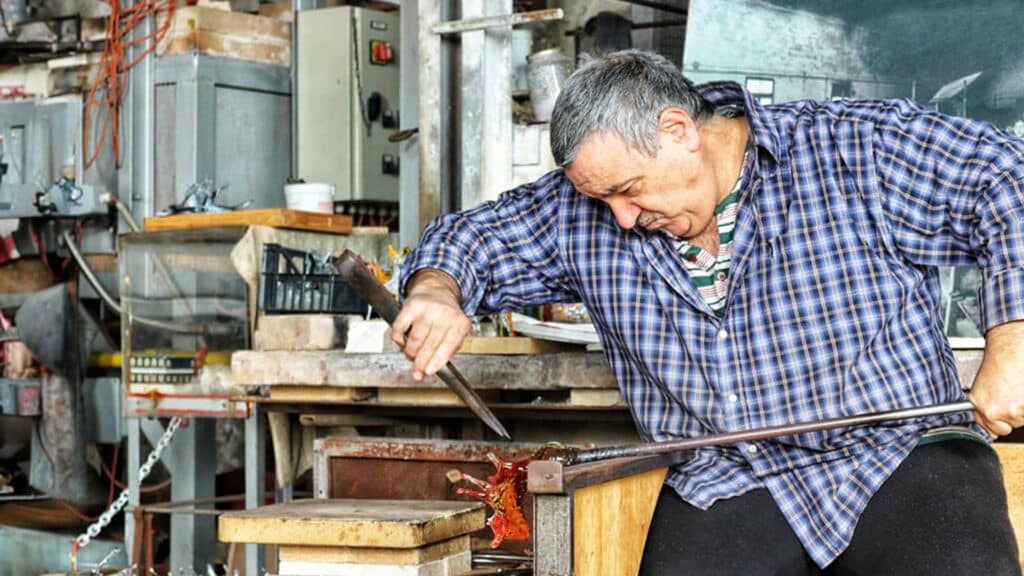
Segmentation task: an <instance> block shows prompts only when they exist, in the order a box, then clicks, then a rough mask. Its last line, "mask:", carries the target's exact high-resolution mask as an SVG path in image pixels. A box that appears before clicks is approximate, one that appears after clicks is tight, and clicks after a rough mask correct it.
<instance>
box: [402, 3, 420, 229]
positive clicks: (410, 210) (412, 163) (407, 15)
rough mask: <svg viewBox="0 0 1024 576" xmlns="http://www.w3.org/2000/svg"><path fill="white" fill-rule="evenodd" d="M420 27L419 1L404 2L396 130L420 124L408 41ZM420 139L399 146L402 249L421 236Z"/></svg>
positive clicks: (412, 46)
mask: <svg viewBox="0 0 1024 576" xmlns="http://www.w3.org/2000/svg"><path fill="white" fill-rule="evenodd" d="M418 26H419V0H404V1H403V2H402V9H401V10H400V11H399V28H400V30H399V38H401V39H402V42H401V43H400V46H399V48H398V62H399V66H401V69H400V71H399V73H400V74H401V76H400V79H399V83H398V90H399V92H398V110H399V115H398V117H399V121H400V122H401V124H400V125H399V128H400V129H402V130H408V129H410V128H413V127H415V126H417V125H418V124H419V109H418V105H417V99H418V98H419V92H418V90H417V86H418V85H419V82H418V80H419V67H418V66H415V65H414V63H415V62H417V60H418V58H419V56H418V54H419V43H418V42H408V41H407V39H408V38H415V37H416V36H417V34H418V30H419V28H418ZM419 147H420V139H419V138H416V137H413V138H409V139H408V140H405V141H404V142H401V143H399V145H398V150H399V160H398V165H399V166H400V167H401V171H400V172H399V175H398V182H399V184H398V190H399V192H398V198H399V201H398V210H399V216H398V235H399V236H398V237H399V244H401V245H402V246H415V245H416V243H417V241H418V240H419V237H420V228H419V206H420V195H419V179H420V168H419V166H420V162H419Z"/></svg>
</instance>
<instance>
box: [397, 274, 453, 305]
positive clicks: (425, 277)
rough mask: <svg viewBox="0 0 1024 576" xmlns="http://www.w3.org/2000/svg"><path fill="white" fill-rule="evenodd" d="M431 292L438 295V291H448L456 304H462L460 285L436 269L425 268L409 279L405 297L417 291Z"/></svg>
mask: <svg viewBox="0 0 1024 576" xmlns="http://www.w3.org/2000/svg"><path fill="white" fill-rule="evenodd" d="M420 290H423V291H431V292H434V293H437V292H438V291H446V292H448V293H449V294H451V296H452V298H454V299H455V302H458V303H460V304H461V303H462V294H461V291H460V290H459V284H458V283H457V282H456V281H455V279H454V278H452V277H451V276H450V275H449V274H448V273H446V272H442V271H441V270H438V269H436V268H424V269H422V270H419V271H417V272H416V274H414V275H413V277H412V278H410V279H409V282H408V284H406V287H405V295H406V296H407V297H408V296H411V295H413V294H414V293H416V292H417V291H420Z"/></svg>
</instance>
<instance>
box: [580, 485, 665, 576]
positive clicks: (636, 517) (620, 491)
mask: <svg viewBox="0 0 1024 576" xmlns="http://www.w3.org/2000/svg"><path fill="white" fill-rule="evenodd" d="M667 471H668V469H667V468H659V469H656V470H650V471H647V472H644V473H642V474H636V475H634V476H627V477H626V478H620V479H618V480H615V481H612V482H606V483H603V484H597V485H594V486H589V487H587V488H581V489H579V490H577V491H576V493H575V494H574V496H573V568H574V574H576V575H577V576H600V575H602V574H616V575H620V576H634V575H635V574H637V572H639V570H640V560H641V558H642V557H643V552H644V544H645V543H646V542H647V531H648V530H649V529H650V527H651V518H652V517H653V516H654V507H655V505H656V504H657V502H658V495H659V494H660V492H661V486H662V484H663V483H664V482H665V473H666V472H667ZM609 542H614V543H615V545H614V546H609V545H608V543H609Z"/></svg>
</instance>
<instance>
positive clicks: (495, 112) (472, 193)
mask: <svg viewBox="0 0 1024 576" xmlns="http://www.w3.org/2000/svg"><path fill="white" fill-rule="evenodd" d="M511 14H512V1H511V0H500V1H493V0H488V1H486V2H485V1H484V0H463V1H462V19H463V20H466V19H469V18H474V17H481V16H509V15H511ZM461 58H462V62H461V68H462V82H461V84H462V104H463V105H462V110H461V111H460V118H461V125H462V135H463V137H462V150H461V152H460V156H461V158H462V167H463V168H462V170H463V172H462V198H461V208H463V209H465V208H472V207H473V206H476V205H477V204H479V203H480V202H483V201H484V200H490V199H493V198H496V197H497V196H498V193H500V192H501V191H503V190H505V189H506V188H508V186H509V184H510V183H511V181H512V100H511V94H512V26H511V25H509V26H500V27H493V28H487V29H485V30H476V31H473V32H466V33H464V34H462V55H461Z"/></svg>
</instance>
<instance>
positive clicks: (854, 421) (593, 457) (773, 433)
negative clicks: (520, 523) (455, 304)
mask: <svg viewBox="0 0 1024 576" xmlns="http://www.w3.org/2000/svg"><path fill="white" fill-rule="evenodd" d="M968 410H974V405H973V404H971V403H970V402H967V401H963V402H953V403H950V404H933V405H931V406H924V407H921V408H907V409H904V410H891V411H888V412H874V413H871V414H860V415H857V416H842V417H839V418H826V419H824V420H814V421H811V422H802V423H799V424H783V425H781V426H768V427H765V428H755V429H753V430H739V431H736V432H725V433H723V434H711V435H709V436H701V437H699V438H683V439H680V440H668V441H665V442H650V443H648V444H630V445H628V446H609V447H607V448H595V449H593V450H582V451H579V452H576V453H570V454H567V455H566V456H564V457H563V458H562V460H563V461H564V462H565V463H566V464H568V465H572V464H584V463H586V462H595V461H598V460H610V459H612V458H629V457H634V456H652V455H655V454H667V453H670V452H681V451H684V450H695V449H697V448H705V447H708V446H725V445H729V444H738V443H740V442H756V441H758V440H767V439H769V438H778V437H780V436H793V435H796V434H807V433H808V432H820V431H822V430H830V429H832V428H851V427H854V426H864V425H867V424H876V423H878V422H889V421H892V420H909V419H911V418H923V417H925V416H938V415H940V414H951V413H954V412H966V411H968Z"/></svg>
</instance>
